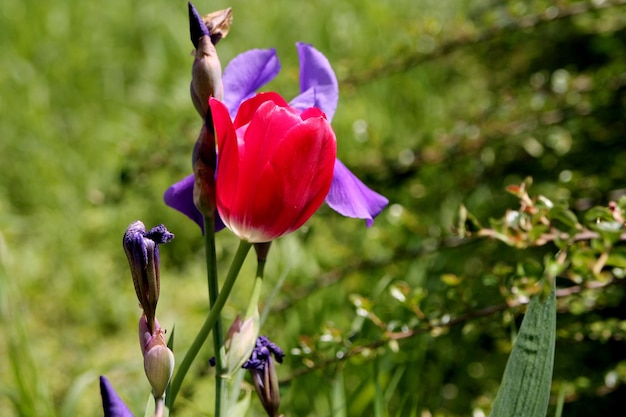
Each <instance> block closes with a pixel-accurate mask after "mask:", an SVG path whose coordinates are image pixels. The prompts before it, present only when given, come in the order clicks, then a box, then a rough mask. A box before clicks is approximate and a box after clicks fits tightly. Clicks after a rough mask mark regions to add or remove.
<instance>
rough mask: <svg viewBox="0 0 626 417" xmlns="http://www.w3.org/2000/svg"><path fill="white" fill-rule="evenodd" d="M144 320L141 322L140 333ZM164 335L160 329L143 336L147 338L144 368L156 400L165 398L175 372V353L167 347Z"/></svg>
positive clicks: (144, 349) (144, 348)
mask: <svg viewBox="0 0 626 417" xmlns="http://www.w3.org/2000/svg"><path fill="white" fill-rule="evenodd" d="M142 320H143V317H142ZM142 320H140V322H139V329H140V332H141V330H142ZM164 333H165V332H164V331H163V329H161V328H160V327H159V328H158V329H156V331H155V332H154V333H153V334H152V335H150V334H149V333H144V334H143V337H144V339H145V338H147V340H146V343H145V345H144V344H143V343H142V350H143V367H144V370H145V372H146V377H148V382H150V386H152V393H153V395H154V398H161V397H163V395H164V394H165V389H166V388H167V384H169V382H170V379H171V377H172V373H173V372H174V353H172V351H171V350H170V349H169V348H168V347H167V344H166V343H165V338H164V337H163V335H164Z"/></svg>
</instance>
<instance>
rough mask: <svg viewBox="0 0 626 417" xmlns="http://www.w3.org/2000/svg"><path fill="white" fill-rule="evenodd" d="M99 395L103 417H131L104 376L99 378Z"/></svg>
mask: <svg viewBox="0 0 626 417" xmlns="http://www.w3.org/2000/svg"><path fill="white" fill-rule="evenodd" d="M100 395H101V396H102V408H103V409H104V417H133V414H132V413H131V412H130V410H129V409H128V407H127V406H126V404H124V401H122V399H121V398H120V396H119V395H117V392H115V390H114V389H113V386H111V383H110V382H109V380H108V379H106V378H105V377H104V376H101V377H100Z"/></svg>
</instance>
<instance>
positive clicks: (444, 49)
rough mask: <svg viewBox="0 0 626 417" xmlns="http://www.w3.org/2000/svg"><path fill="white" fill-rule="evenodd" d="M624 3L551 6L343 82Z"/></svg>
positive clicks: (389, 71)
mask: <svg viewBox="0 0 626 417" xmlns="http://www.w3.org/2000/svg"><path fill="white" fill-rule="evenodd" d="M624 5H626V0H613V1H604V2H602V3H599V2H580V3H575V4H570V5H567V6H562V7H557V6H551V7H548V8H547V9H546V10H545V11H544V12H542V13H539V14H535V15H529V16H522V17H519V18H516V19H511V20H510V21H508V22H507V23H506V24H500V25H495V26H493V27H490V28H487V29H483V30H481V31H479V32H478V33H476V34H473V35H463V36H460V37H458V38H456V39H450V40H447V41H444V42H443V43H441V46H440V47H439V48H437V49H436V50H435V51H433V52H432V53H430V54H423V53H420V52H417V51H415V52H413V53H412V54H410V55H408V56H403V57H402V58H398V59H395V60H389V59H382V60H378V61H380V62H384V63H385V64H384V65H379V66H375V67H373V68H370V69H368V70H365V71H363V72H361V73H357V74H355V75H348V76H346V77H345V78H343V79H342V80H340V84H341V85H342V86H344V87H354V86H357V85H360V84H365V83H368V82H371V81H372V80H375V79H377V78H379V77H384V76H389V75H392V74H396V73H399V72H402V71H406V70H408V69H410V68H413V67H416V66H418V65H420V64H423V63H425V62H428V61H432V60H435V59H438V58H441V57H443V56H446V55H448V54H450V53H452V52H454V51H455V50H457V49H458V48H461V47H465V46H468V45H475V44H478V43H481V42H485V41H488V40H490V39H493V38H495V37H497V36H499V35H501V34H502V33H504V32H512V31H515V30H519V29H526V28H529V27H534V26H538V25H540V24H544V23H549V22H552V21H555V20H561V19H567V18H571V17H573V16H577V15H581V14H584V13H588V12H590V11H592V10H600V9H608V8H612V7H619V6H624Z"/></svg>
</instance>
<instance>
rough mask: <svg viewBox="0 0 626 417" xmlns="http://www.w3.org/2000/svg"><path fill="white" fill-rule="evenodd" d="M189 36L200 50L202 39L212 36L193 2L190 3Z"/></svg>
mask: <svg viewBox="0 0 626 417" xmlns="http://www.w3.org/2000/svg"><path fill="white" fill-rule="evenodd" d="M189 35H190V36H191V42H192V43H193V46H194V48H198V42H199V41H200V38H201V37H203V36H210V33H209V28H207V27H206V25H205V24H204V21H203V20H202V17H201V16H200V14H199V13H198V11H197V10H196V8H195V7H194V5H193V3H191V2H189Z"/></svg>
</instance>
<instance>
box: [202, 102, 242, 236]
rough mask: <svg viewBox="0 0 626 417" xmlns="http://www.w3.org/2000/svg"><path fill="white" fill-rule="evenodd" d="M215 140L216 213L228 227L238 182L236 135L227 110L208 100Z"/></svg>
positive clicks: (221, 104)
mask: <svg viewBox="0 0 626 417" xmlns="http://www.w3.org/2000/svg"><path fill="white" fill-rule="evenodd" d="M209 107H210V108H211V114H213V123H214V126H215V136H216V140H217V148H218V150H217V168H216V171H215V174H216V175H215V176H216V180H215V194H216V203H217V207H218V212H219V213H220V216H221V217H222V219H223V221H224V222H225V223H226V224H228V225H230V217H231V209H232V202H233V201H234V200H235V199H236V198H237V194H238V188H237V182H238V180H239V175H240V172H239V164H240V159H241V157H240V155H239V145H238V139H237V134H236V133H235V129H234V128H233V124H232V122H231V120H230V115H229V114H228V109H227V108H226V106H225V105H224V103H222V102H221V101H219V100H216V99H213V98H212V99H210V100H209Z"/></svg>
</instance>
